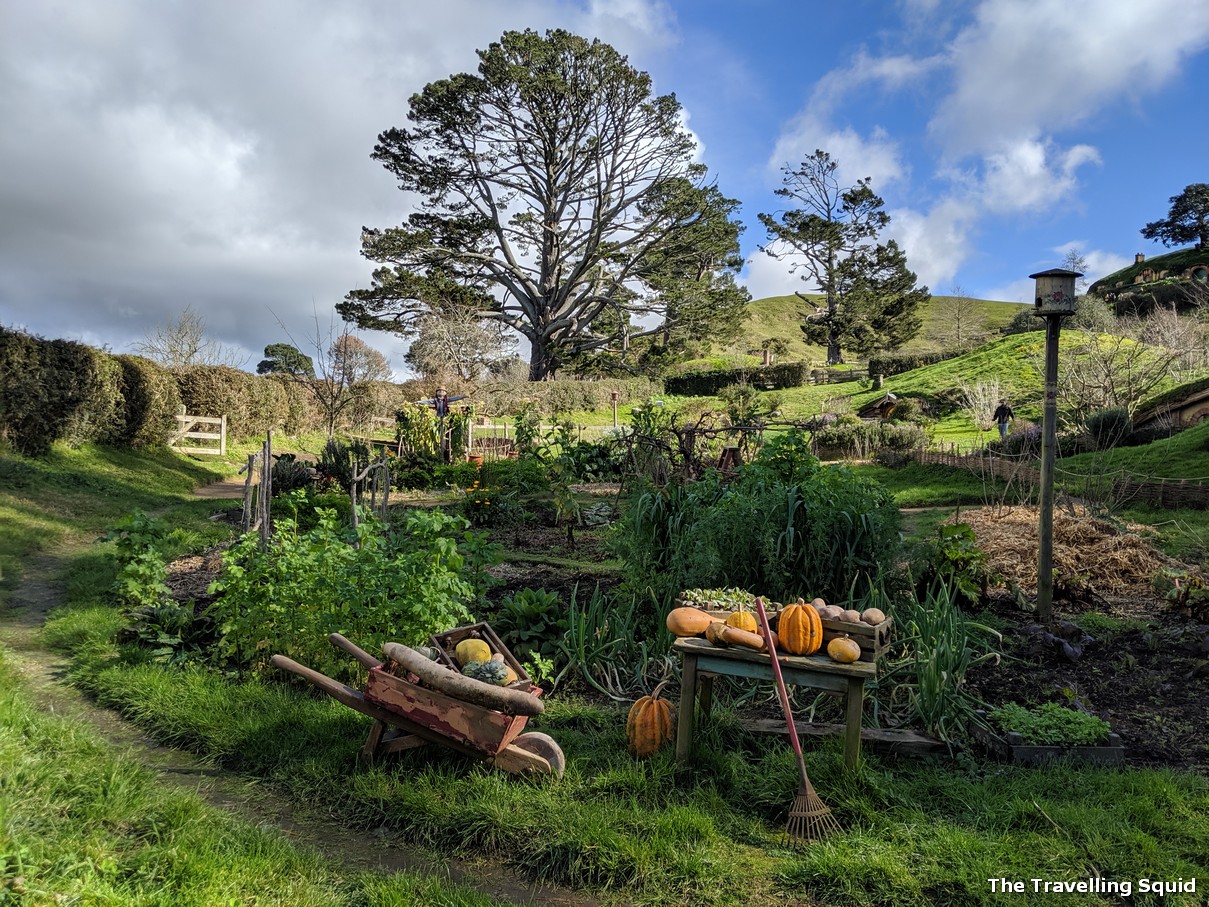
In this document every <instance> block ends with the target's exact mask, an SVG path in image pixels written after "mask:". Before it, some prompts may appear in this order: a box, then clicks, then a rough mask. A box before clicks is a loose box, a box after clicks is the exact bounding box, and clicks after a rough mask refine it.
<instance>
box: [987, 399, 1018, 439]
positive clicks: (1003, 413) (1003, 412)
mask: <svg viewBox="0 0 1209 907" xmlns="http://www.w3.org/2000/svg"><path fill="white" fill-rule="evenodd" d="M983 412H986V410H983ZM1015 415H1016V414H1015V413H1014V412H1012V408H1011V407H1010V406H1008V402H1007V401H1006V400H1000V401H999V406H997V407H996V408H995V424H996V425H998V426H999V440H1000V441H1004V440H1006V439H1007V436H1008V423H1009V422H1011V421H1012V417H1013V416H1015Z"/></svg>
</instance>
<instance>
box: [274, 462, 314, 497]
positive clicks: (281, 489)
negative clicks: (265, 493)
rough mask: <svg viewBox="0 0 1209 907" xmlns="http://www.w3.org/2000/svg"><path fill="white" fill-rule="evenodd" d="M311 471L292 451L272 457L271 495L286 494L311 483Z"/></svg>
mask: <svg viewBox="0 0 1209 907" xmlns="http://www.w3.org/2000/svg"><path fill="white" fill-rule="evenodd" d="M311 481H312V480H311V471H310V469H309V468H308V467H307V465H306V464H305V463H303V462H301V461H300V460H299V459H298V457H297V456H296V455H294V454H292V453H284V454H277V455H275V456H274V457H273V495H274V497H276V496H277V495H282V494H288V493H289V492H291V491H293V490H294V489H296V488H306V487H307V486H308V485H310V484H311Z"/></svg>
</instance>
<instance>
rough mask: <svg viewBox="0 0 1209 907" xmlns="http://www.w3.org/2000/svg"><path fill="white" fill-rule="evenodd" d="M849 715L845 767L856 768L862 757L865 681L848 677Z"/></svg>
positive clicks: (846, 732) (845, 739)
mask: <svg viewBox="0 0 1209 907" xmlns="http://www.w3.org/2000/svg"><path fill="white" fill-rule="evenodd" d="M846 700H847V706H848V708H847V716H846V722H845V725H846V727H845V730H844V768H846V769H854V768H856V764H857V762H858V761H860V758H861V718H862V716H863V714H864V706H865V681H864V678H861V677H849V678H848V694H847V696H846Z"/></svg>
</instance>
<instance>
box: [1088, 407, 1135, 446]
mask: <svg viewBox="0 0 1209 907" xmlns="http://www.w3.org/2000/svg"><path fill="white" fill-rule="evenodd" d="M1085 424H1086V426H1087V433H1088V435H1090V436H1091V439H1092V441H1093V442H1094V444H1095V449H1096V450H1108V449H1109V448H1112V447H1116V446H1117V445H1118V444H1120V443H1121V442H1122V441H1123V440H1125V437H1126V436H1127V435H1128V434H1129V432H1130V429H1131V428H1132V423H1131V421H1130V418H1129V410H1127V409H1126V408H1125V407H1123V406H1116V407H1112V408H1111V409H1102V410H1099V411H1098V412H1094V413H1092V414H1091V415H1089V416H1088V417H1087V419H1086V420H1085Z"/></svg>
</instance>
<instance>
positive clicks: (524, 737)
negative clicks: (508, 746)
mask: <svg viewBox="0 0 1209 907" xmlns="http://www.w3.org/2000/svg"><path fill="white" fill-rule="evenodd" d="M512 745H513V746H518V747H520V748H521V749H523V750H525V751H526V752H529V753H533V755H535V756H541V757H542V758H543V759H545V760H546V761H547V762H549V763H550V772H551V773H552V774H554V775H557V776H558V777H559V778H561V777H562V776H563V771H564V770H565V769H566V767H567V757H566V756H564V755H563V751H562V749H561V748H560V747H559V745H558V744H557V743H555V742H554V738H553V737H551V736H550V735H549V734H543V733H541V732H540V731H528V732H526V733H524V734H521V735H520V736H518V737H517V738H516V739H515V740H513V741H512Z"/></svg>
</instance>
